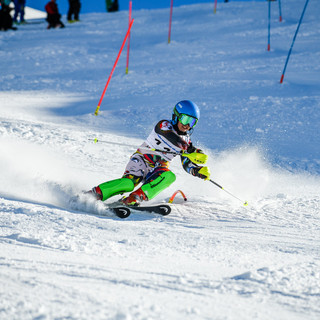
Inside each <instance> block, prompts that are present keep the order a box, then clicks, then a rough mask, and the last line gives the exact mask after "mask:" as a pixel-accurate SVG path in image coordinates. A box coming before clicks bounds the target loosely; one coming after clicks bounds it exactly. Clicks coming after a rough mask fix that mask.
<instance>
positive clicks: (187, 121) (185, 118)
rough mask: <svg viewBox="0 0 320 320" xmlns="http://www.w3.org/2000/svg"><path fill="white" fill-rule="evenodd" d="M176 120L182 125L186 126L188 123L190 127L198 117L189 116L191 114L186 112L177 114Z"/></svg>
mask: <svg viewBox="0 0 320 320" xmlns="http://www.w3.org/2000/svg"><path fill="white" fill-rule="evenodd" d="M178 120H179V121H180V122H181V123H182V124H183V125H184V126H186V125H187V124H188V125H189V126H190V128H193V127H194V126H195V125H196V124H197V122H198V119H196V118H194V117H191V116H188V115H187V114H183V113H180V114H179V117H178Z"/></svg>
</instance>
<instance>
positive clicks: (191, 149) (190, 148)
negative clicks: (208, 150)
mask: <svg viewBox="0 0 320 320" xmlns="http://www.w3.org/2000/svg"><path fill="white" fill-rule="evenodd" d="M187 152H188V153H194V152H196V153H203V152H202V150H201V149H197V148H196V147H194V146H193V145H192V142H190V144H189V146H188V149H187Z"/></svg>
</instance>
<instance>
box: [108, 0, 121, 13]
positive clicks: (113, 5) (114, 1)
mask: <svg viewBox="0 0 320 320" xmlns="http://www.w3.org/2000/svg"><path fill="white" fill-rule="evenodd" d="M106 6H107V11H108V12H114V11H118V10H119V3H118V0H106Z"/></svg>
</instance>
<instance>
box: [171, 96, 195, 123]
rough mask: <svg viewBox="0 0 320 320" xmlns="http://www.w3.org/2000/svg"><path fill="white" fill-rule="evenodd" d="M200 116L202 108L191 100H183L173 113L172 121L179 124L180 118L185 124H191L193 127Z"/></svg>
mask: <svg viewBox="0 0 320 320" xmlns="http://www.w3.org/2000/svg"><path fill="white" fill-rule="evenodd" d="M199 118H200V110H199V108H198V106H197V105H196V104H195V103H193V102H192V101H190V100H182V101H180V102H178V103H177V104H176V105H175V107H174V109H173V113H172V122H173V124H177V123H178V120H179V121H180V122H182V123H183V124H184V125H185V124H189V125H190V128H193V127H194V126H195V125H196V124H197V122H198V120H199Z"/></svg>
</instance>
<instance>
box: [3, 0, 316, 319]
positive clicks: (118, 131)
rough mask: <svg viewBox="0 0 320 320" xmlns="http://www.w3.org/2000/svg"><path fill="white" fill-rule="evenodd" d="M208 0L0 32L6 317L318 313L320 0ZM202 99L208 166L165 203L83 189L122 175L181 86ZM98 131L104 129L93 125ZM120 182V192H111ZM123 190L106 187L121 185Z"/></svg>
mask: <svg viewBox="0 0 320 320" xmlns="http://www.w3.org/2000/svg"><path fill="white" fill-rule="evenodd" d="M281 4H282V16H283V22H281V23H280V22H279V21H278V20H279V11H278V2H272V3H271V7H272V12H271V17H272V20H271V51H270V52H268V51H267V23H268V21H267V17H268V15H267V8H268V7H267V6H268V4H267V2H266V3H263V2H229V3H220V2H219V3H218V10H217V13H216V14H213V4H210V3H209V4H199V5H190V6H183V7H178V8H174V11H173V24H172V38H171V43H170V44H169V45H168V43H167V36H168V20H169V9H163V10H162V9H161V10H141V11H134V12H133V17H134V18H135V22H134V25H133V29H132V34H131V49H130V65H129V74H128V75H126V74H125V66H126V49H125V51H124V52H123V54H122V56H121V58H120V60H119V64H118V66H117V68H116V70H115V73H114V75H113V78H112V80H111V82H110V85H109V87H108V90H107V93H106V95H105V98H104V100H103V103H102V105H101V109H100V110H101V112H100V114H99V115H98V116H94V115H93V113H94V111H95V109H96V106H97V103H98V101H99V99H100V95H101V93H102V91H103V88H104V85H105V83H106V81H107V78H108V75H109V72H110V71H111V69H112V66H113V63H114V61H115V58H116V56H117V53H118V50H119V48H120V46H121V43H122V40H123V38H124V35H125V32H126V29H127V26H128V12H126V11H121V12H118V13H113V14H108V13H99V14H98V13H95V14H94V13H93V14H83V15H81V20H82V21H81V22H80V23H77V24H72V25H67V27H66V28H65V29H61V30H46V23H44V22H43V23H42V24H28V25H23V26H20V27H19V30H18V31H16V32H13V31H12V32H1V33H0V90H1V91H0V123H1V125H0V149H1V152H0V168H1V175H0V319H19V320H21V319H77V320H78V319H110V320H111V319H112V320H123V319H126V320H129V319H130V320H131V319H132V320H133V319H134V320H143V319H157V320H160V319H163V320H164V319H210V320H211V319H215V320H216V319H219V320H220V319H237V320H238V319H240V320H241V319H257V320H269V319H286V320H287V319H290V320H291V319H293V320H295V319H297V320H301V319H319V317H320V259H319V257H320V250H319V241H320V213H319V211H320V177H319V174H320V151H319V147H318V146H319V143H320V134H319V120H320V111H319V110H320V109H319V106H320V65H319V58H320V42H319V39H320V20H319V15H320V5H319V3H318V2H317V1H313V0H311V1H309V5H308V7H307V10H306V13H305V17H304V20H303V23H302V25H301V27H300V31H299V34H298V36H297V39H296V43H295V46H294V48H293V51H292V55H291V58H290V61H289V64H288V68H287V71H286V74H285V78H284V83H283V84H281V85H280V84H279V80H280V77H281V73H282V69H283V67H284V63H285V60H286V57H287V53H288V50H289V48H290V45H291V42H292V39H293V36H294V33H295V30H296V27H297V23H298V21H299V18H300V15H301V12H302V9H303V6H304V4H305V1H302V0H295V1H293V0H286V1H281ZM182 99H191V100H193V101H194V102H196V103H197V104H198V105H199V107H200V109H201V119H200V121H199V123H198V125H197V127H196V128H195V131H194V134H193V136H192V138H193V142H194V143H195V144H196V145H198V146H199V147H201V148H202V149H203V150H204V151H205V152H206V153H207V154H209V155H210V158H209V164H208V165H209V166H210V168H211V171H212V176H211V178H212V179H213V180H214V181H216V182H218V183H219V184H221V185H222V186H223V187H224V188H225V189H226V190H227V191H229V192H231V193H232V194H234V195H236V196H237V197H239V198H240V199H243V200H247V201H248V202H249V206H248V207H244V206H243V205H242V203H241V201H238V200H236V199H234V198H232V197H231V196H229V195H228V194H227V193H226V192H224V191H223V190H221V189H219V188H217V187H216V186H215V185H213V184H211V183H210V182H205V181H202V180H200V179H197V178H194V177H191V176H189V175H187V174H186V173H185V172H184V171H183V169H182V167H181V165H180V162H179V160H178V159H175V160H174V161H173V163H172V165H171V169H172V170H173V172H174V173H175V174H176V176H177V180H176V182H175V183H174V184H173V185H172V186H171V187H170V188H169V189H167V190H166V191H164V192H163V193H162V194H161V195H159V196H158V198H157V199H156V200H154V201H151V203H156V202H166V201H167V200H168V199H169V197H170V196H171V194H172V193H173V192H174V191H175V190H177V189H181V190H183V191H184V193H185V194H186V196H187V198H188V201H187V202H183V200H182V198H181V197H180V196H179V195H178V196H177V198H176V200H175V203H174V204H173V206H172V213H171V214H170V215H169V216H166V217H161V216H156V215H153V214H146V213H132V215H131V216H130V217H129V218H128V219H126V220H121V219H119V218H116V217H114V216H112V215H111V214H109V216H108V215H107V216H104V217H101V216H98V215H99V214H100V213H105V211H104V207H103V205H102V204H101V203H92V202H89V203H88V202H87V203H80V204H79V207H78V208H77V209H78V210H75V208H72V207H71V206H70V204H69V199H70V197H72V196H74V195H76V194H78V193H79V192H81V191H82V190H89V189H90V188H91V187H93V186H94V185H97V184H99V183H101V182H104V181H106V180H108V179H113V178H118V177H120V176H121V175H122V173H123V170H124V167H125V165H126V163H127V161H128V159H129V157H130V154H131V153H132V152H134V151H135V149H136V147H137V146H138V145H140V143H141V142H142V141H143V139H144V138H145V137H146V136H147V135H148V133H149V132H150V130H151V129H152V127H153V126H154V125H155V123H156V122H157V121H158V120H160V119H164V118H168V117H170V116H171V111H172V108H173V106H174V105H175V103H177V102H178V101H179V100H182ZM95 138H98V139H99V142H98V143H94V142H93V141H92V140H90V139H95ZM115 199H117V198H115ZM109 201H111V200H109Z"/></svg>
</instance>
